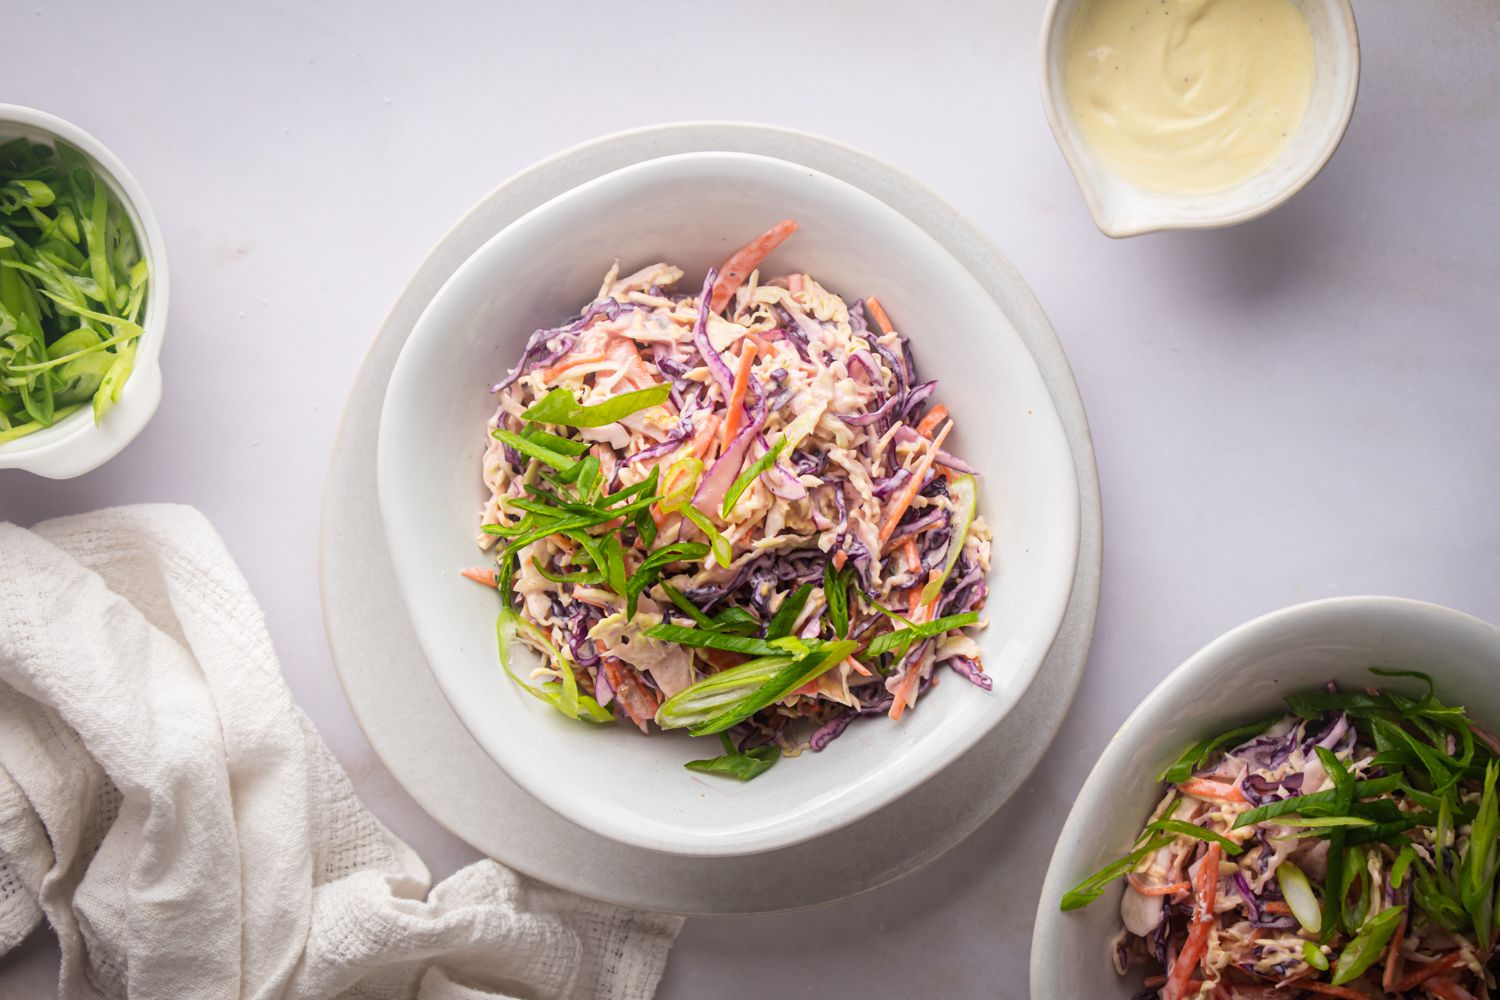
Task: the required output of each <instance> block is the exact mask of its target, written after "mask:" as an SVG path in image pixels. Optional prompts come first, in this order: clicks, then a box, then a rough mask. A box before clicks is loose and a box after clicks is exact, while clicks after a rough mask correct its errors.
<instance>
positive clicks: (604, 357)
mask: <svg viewBox="0 0 1500 1000" xmlns="http://www.w3.org/2000/svg"><path fill="white" fill-rule="evenodd" d="M608 360H610V358H609V355H608V354H570V355H568V356H567V357H565V358H563V359H562V360H561V361H559V362H558V363H557V364H555V365H553V366H552V367H551V368H543V369H542V381H543V382H551V381H553V380H554V379H556V378H557V377H558V376H559V375H561V374H562V373H563V372H565V371H567V370H568V369H569V368H577V367H578V366H579V365H594V364H598V363H599V362H601V361H608Z"/></svg>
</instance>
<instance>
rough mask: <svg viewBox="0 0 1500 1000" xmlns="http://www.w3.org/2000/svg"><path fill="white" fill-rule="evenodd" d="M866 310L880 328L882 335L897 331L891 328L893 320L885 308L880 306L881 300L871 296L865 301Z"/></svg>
mask: <svg viewBox="0 0 1500 1000" xmlns="http://www.w3.org/2000/svg"><path fill="white" fill-rule="evenodd" d="M865 308H866V309H868V310H869V311H870V318H871V319H873V320H874V321H875V325H876V326H878V327H880V332H881V333H890V332H891V331H892V330H894V329H896V328H895V327H893V326H891V318H890V317H889V316H887V315H886V314H885V307H884V306H882V305H881V304H880V300H879V299H877V298H876V297H875V296H873V295H871V296H870V297H869V298H868V299H865Z"/></svg>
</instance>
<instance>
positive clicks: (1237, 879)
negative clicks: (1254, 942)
mask: <svg viewBox="0 0 1500 1000" xmlns="http://www.w3.org/2000/svg"><path fill="white" fill-rule="evenodd" d="M1234 885H1235V888H1237V889H1239V890H1240V898H1241V899H1243V900H1244V901H1245V910H1246V912H1248V913H1249V914H1250V922H1251V923H1252V924H1253V923H1255V922H1256V921H1258V920H1259V919H1260V906H1259V905H1257V904H1256V901H1255V893H1253V892H1251V891H1250V883H1249V881H1248V880H1247V879H1246V878H1245V873H1244V872H1235V873H1234Z"/></svg>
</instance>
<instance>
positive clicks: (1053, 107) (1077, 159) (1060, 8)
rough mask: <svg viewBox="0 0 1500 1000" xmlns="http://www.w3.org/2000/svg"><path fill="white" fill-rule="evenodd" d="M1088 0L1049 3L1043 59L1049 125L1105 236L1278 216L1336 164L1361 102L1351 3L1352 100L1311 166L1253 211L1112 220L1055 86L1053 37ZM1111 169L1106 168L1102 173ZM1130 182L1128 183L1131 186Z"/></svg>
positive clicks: (1346, 26) (1347, 32)
mask: <svg viewBox="0 0 1500 1000" xmlns="http://www.w3.org/2000/svg"><path fill="white" fill-rule="evenodd" d="M1085 2H1087V0H1047V9H1046V11H1045V12H1044V13H1043V15H1042V32H1041V39H1040V43H1039V45H1038V56H1039V65H1040V74H1039V76H1040V78H1041V96H1042V110H1043V111H1044V112H1045V114H1046V116H1047V125H1048V126H1049V127H1050V128H1051V130H1052V138H1053V140H1054V141H1055V142H1056V143H1057V147H1058V149H1059V150H1061V151H1062V154H1063V159H1064V160H1066V161H1067V164H1068V170H1069V172H1071V173H1072V175H1073V180H1074V182H1075V183H1076V184H1077V185H1078V189H1079V191H1080V192H1082V194H1083V200H1084V204H1086V205H1087V206H1088V210H1089V216H1090V218H1092V219H1093V220H1094V225H1095V226H1097V227H1098V228H1099V231H1100V232H1101V233H1103V234H1104V235H1105V236H1108V237H1110V238H1111V239H1124V238H1126V237H1130V236H1143V235H1146V234H1147V233H1160V232H1169V231H1172V230H1192V229H1223V228H1225V227H1227V226H1234V225H1238V224H1239V223H1241V222H1249V221H1250V220H1251V219H1258V218H1260V217H1261V216H1262V215H1266V214H1268V213H1270V212H1273V211H1275V210H1276V209H1277V208H1280V207H1281V206H1282V205H1284V204H1286V203H1287V202H1288V201H1290V200H1291V199H1292V198H1293V197H1294V196H1295V195H1296V194H1297V193H1298V192H1299V191H1301V190H1302V189H1303V188H1305V187H1307V185H1308V184H1310V183H1312V180H1313V178H1314V177H1316V176H1318V174H1320V173H1322V171H1323V168H1324V167H1325V166H1327V165H1328V161H1329V160H1331V159H1333V154H1334V153H1335V152H1337V151H1338V148H1339V146H1340V145H1342V144H1343V141H1344V136H1345V134H1346V133H1347V132H1348V130H1349V122H1350V120H1351V119H1352V118H1353V117H1354V105H1355V102H1356V101H1357V100H1358V98H1359V79H1360V44H1359V27H1358V25H1357V24H1356V23H1355V18H1354V5H1353V3H1352V2H1351V0H1333V2H1334V3H1335V4H1336V5H1337V7H1338V9H1339V13H1340V15H1341V18H1340V23H1341V25H1342V29H1343V37H1344V39H1345V40H1346V41H1347V44H1348V48H1349V68H1348V71H1347V73H1346V74H1345V76H1346V78H1347V80H1348V88H1349V95H1348V97H1347V98H1346V99H1345V101H1344V105H1343V107H1342V108H1340V109H1339V111H1338V117H1337V119H1336V123H1335V126H1334V127H1333V128H1331V129H1330V130H1329V132H1328V135H1327V136H1326V137H1325V138H1324V140H1323V146H1322V148H1321V149H1320V150H1319V151H1318V154H1317V156H1315V157H1314V158H1313V159H1312V160H1311V161H1310V162H1309V163H1308V165H1307V167H1306V168H1305V169H1304V170H1303V171H1302V172H1301V173H1299V174H1297V175H1296V176H1294V177H1292V178H1291V179H1290V180H1288V181H1287V182H1286V183H1285V184H1284V185H1283V186H1282V187H1281V188H1279V189H1278V190H1276V191H1275V192H1273V193H1272V194H1271V195H1269V196H1268V197H1266V198H1264V199H1262V200H1261V201H1259V202H1256V203H1255V204H1252V205H1250V206H1248V207H1245V208H1241V209H1236V210H1232V211H1222V212H1219V213H1217V214H1214V213H1210V214H1207V215H1205V216H1203V217H1202V218H1197V219H1190V220H1186V221H1177V220H1165V219H1159V218H1156V219H1154V218H1152V217H1151V215H1150V214H1146V215H1143V216H1142V217H1141V218H1140V219H1138V220H1137V221H1134V222H1127V223H1123V224H1121V223H1115V222H1113V221H1111V219H1110V213H1109V212H1108V210H1107V208H1106V206H1105V203H1104V200H1103V199H1102V198H1101V197H1100V196H1099V192H1098V191H1097V190H1096V189H1095V187H1094V186H1093V185H1092V184H1090V183H1089V181H1088V171H1087V170H1086V168H1085V165H1084V162H1083V153H1082V147H1083V145H1084V144H1085V143H1086V142H1087V140H1085V139H1084V138H1083V137H1082V136H1081V135H1078V134H1077V127H1076V126H1075V125H1074V124H1073V120H1072V117H1071V112H1070V111H1069V110H1068V108H1067V99H1066V97H1065V95H1063V94H1060V93H1059V92H1058V89H1057V88H1056V87H1055V86H1054V85H1053V80H1052V74H1053V70H1054V69H1055V68H1056V66H1055V60H1054V59H1053V44H1052V42H1053V38H1054V36H1055V35H1056V34H1057V33H1058V32H1060V31H1062V30H1064V26H1065V22H1066V17H1065V15H1066V14H1069V13H1071V12H1072V11H1073V10H1075V9H1077V8H1078V7H1079V6H1081V5H1082V4H1083V3H1085ZM1101 169H1106V168H1101ZM1127 183H1128V182H1127ZM1219 193H1220V192H1209V193H1208V194H1207V195H1203V194H1197V195H1184V196H1182V200H1183V201H1191V200H1197V199H1201V198H1205V197H1207V198H1212V197H1214V196H1215V195H1217V194H1219Z"/></svg>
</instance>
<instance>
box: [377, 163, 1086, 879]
mask: <svg viewBox="0 0 1500 1000" xmlns="http://www.w3.org/2000/svg"><path fill="white" fill-rule="evenodd" d="M780 220H795V224H792V223H791V222H790V221H780ZM762 232H764V233H765V234H766V235H765V237H763V238H762V239H760V240H758V241H757V240H752V241H751V243H750V244H748V245H746V246H744V247H742V248H741V249H740V250H739V251H738V252H737V251H736V247H740V245H741V244H744V243H745V241H746V240H747V239H750V238H751V237H753V236H754V235H755V234H756V233H762ZM601 278H602V280H601ZM919 372H920V375H919V374H918V373H919ZM928 382H935V383H936V384H935V385H932V386H929V385H927V383H928ZM378 462H379V467H378V477H377V478H378V483H379V489H380V499H381V507H382V512H383V515H384V520H385V528H386V533H387V538H388V541H389V544H390V548H391V553H392V558H393V562H394V565H395V567H396V570H397V583H398V585H399V586H400V587H401V589H402V592H403V595H404V597H405V598H406V602H407V605H408V607H409V609H410V611H411V614H412V619H413V622H414V624H415V627H416V631H417V634H418V637H419V639H420V640H421V642H422V645H423V649H424V651H425V652H426V654H427V656H428V658H429V661H430V662H431V664H432V668H433V671H434V673H435V675H436V677H437V679H438V681H439V683H440V685H441V687H442V688H443V690H444V693H445V694H446V695H447V697H448V699H449V701H450V702H451V703H452V704H453V706H454V708H455V710H456V711H457V713H458V715H459V716H460V718H461V719H462V720H463V721H464V723H465V725H466V726H467V727H468V728H469V730H470V731H471V732H472V733H473V735H474V736H475V738H476V740H477V741H478V742H479V743H480V745H481V746H483V747H484V749H485V750H486V751H487V752H488V753H489V754H490V755H491V756H492V757H494V758H495V760H496V761H497V762H498V763H500V765H501V766H502V767H504V768H505V769H506V771H507V772H508V773H509V774H510V775H511V776H512V777H513V778H514V779H515V780H516V781H517V782H518V783H519V784H521V785H522V786H523V787H525V788H526V789H527V790H528V791H529V792H531V793H532V794H533V795H535V796H536V797H537V798H539V799H540V800H541V801H543V802H544V803H546V804H547V805H549V806H550V807H551V808H553V809H555V810H556V811H558V812H559V813H561V814H562V815H564V816H566V817H568V818H569V819H571V820H572V821H574V822H576V823H579V824H580V825H582V826H585V827H587V828H589V829H591V830H594V831H596V832H599V833H601V834H603V835H605V836H609V837H612V838H614V839H616V840H620V841H622V842H626V843H631V844H635V845H638V846H642V847H646V848H649V849H654V850H660V851H666V852H672V853H679V854H693V855H735V854H747V853H755V852H761V851H768V850H774V849H777V848H780V847H785V846H788V845H790V844H794V843H797V842H799V841H802V840H806V839H809V838H810V837H813V836H816V835H819V834H822V833H825V832H828V831H831V830H834V829H837V828H838V827H840V826H842V825H845V824H847V823H850V822H852V821H854V820H855V819H858V818H859V817H861V816H864V815H867V814H868V813H869V812H871V811H873V810H874V809H877V808H879V807H880V806H882V805H884V804H886V803H888V802H890V801H892V800H894V799H895V798H897V797H899V796H900V795H902V794H903V793H904V792H906V791H908V790H910V789H911V788H913V787H915V786H916V785H917V784H919V783H920V782H921V781H922V780H923V779H924V777H925V776H927V775H929V774H931V773H933V772H935V771H936V770H938V769H940V768H941V767H943V766H944V765H945V764H946V763H947V762H948V761H949V760H951V759H952V758H953V757H955V756H956V755H958V754H960V753H962V752H963V751H964V750H965V749H967V748H968V747H969V746H971V745H972V744H973V743H974V742H975V741H977V740H978V739H979V738H980V737H981V736H983V735H984V734H985V733H986V732H988V731H989V730H990V729H991V728H993V727H994V726H995V725H997V724H999V723H1000V722H1001V720H1002V719H1003V718H1004V717H1005V715H1006V713H1007V712H1008V711H1009V710H1010V708H1011V707H1012V706H1013V705H1014V704H1015V702H1016V700H1017V699H1018V698H1019V697H1020V695H1021V694H1022V693H1023V692H1024V691H1025V689H1026V687H1027V686H1028V685H1029V684H1030V682H1031V680H1032V679H1033V678H1034V677H1035V675H1036V672H1037V670H1038V669H1039V667H1040V665H1041V663H1042V660H1043V658H1044V657H1045V655H1046V653H1047V650H1048V649H1049V647H1050V645H1051V643H1052V640H1053V638H1054V636H1055V634H1056V632H1057V629H1058V626H1059V623H1060V621H1061V617H1062V612H1063V609H1064V607H1065V605H1066V601H1067V598H1068V594H1069V588H1070V586H1071V579H1072V574H1073V569H1074V565H1075V562H1076V556H1077V545H1078V494H1077V484H1076V481H1075V478H1074V474H1073V466H1072V459H1071V455H1070V452H1069V448H1068V445H1067V442H1066V440H1065V438H1064V436H1063V432H1062V428H1061V424H1060V422H1059V420H1058V417H1057V414H1056V412H1055V410H1054V409H1053V406H1052V403H1051V399H1050V396H1049V395H1048V393H1047V389H1046V387H1045V385H1044V384H1043V382H1042V379H1041V376H1040V373H1039V372H1038V370H1037V368H1036V365H1035V363H1034V361H1033V360H1032V358H1031V356H1030V354H1029V353H1028V351H1027V350H1026V348H1025V346H1024V344H1023V343H1022V342H1021V339H1020V337H1019V336H1018V335H1017V334H1016V332H1015V330H1014V329H1013V328H1012V327H1011V326H1010V323H1009V321H1008V320H1007V319H1006V317H1005V315H1004V313H1003V312H1002V311H1001V309H1000V308H999V307H998V306H997V304H996V303H995V302H994V301H993V300H992V299H990V298H989V296H988V295H987V294H986V293H985V292H984V291H983V289H982V288H981V287H980V286H979V284H978V283H977V282H976V281H975V280H974V279H973V278H972V276H970V275H969V274H968V273H967V272H966V271H965V270H964V269H963V268H962V267H961V266H960V265H959V264H958V263H957V262H956V261H954V260H953V259H952V258H951V257H950V256H949V255H948V254H947V253H946V252H945V251H943V250H942V249H941V248H940V247H939V246H938V245H937V244H936V243H935V242H934V241H933V240H932V239H931V238H930V237H928V236H927V235H926V234H925V233H924V232H923V231H922V230H920V229H919V228H918V227H916V226H915V225H913V224H912V223H911V222H909V221H908V220H907V219H905V218H904V217H903V216H901V215H900V214H898V213H896V212H895V211H893V210H892V209H890V208H889V207H888V206H886V205H884V204H883V203H882V202H880V201H879V200H878V199H876V198H874V197H873V196H871V195H869V194H867V193H865V192H863V191H860V190H858V189H857V188H854V187H852V186H850V185H848V184H845V183H843V182H841V181H838V180H835V179H833V178H831V177H828V176H826V175H823V174H819V173H817V172H815V171H812V170H809V169H806V168H803V167H800V166H795V165H793V164H789V163H786V162H783V161H779V160H774V159H771V158H767V157H761V156H753V155H746V154H731V153H698V154H686V155H680V156H671V157H665V158H662V159H659V160H653V161H649V162H646V163H642V164H638V165H636V166H633V167H628V168H625V169H623V170H620V171H616V172H615V173H612V174H608V175H605V176H603V177H600V178H598V179H596V180H594V181H591V182H589V183H587V184H584V185H582V186H580V187H578V188H576V189H574V190H572V191H570V192H567V193H566V194H564V195H561V196H559V197H558V198H556V199H554V200H553V201H551V202H548V203H547V204H545V205H543V206H541V207H540V208H538V209H536V210H535V211H533V212H531V213H529V214H528V215H526V216H523V217H522V218H521V219H519V220H517V221H516V222H515V223H513V224H512V225H510V226H509V227H507V228H506V229H505V230H503V231H502V232H501V233H499V234H497V235H496V236H495V237H494V238H492V239H491V240H490V241H489V242H488V243H487V244H485V246H484V247H482V248H481V249H480V250H479V251H478V252H476V254H475V255H474V256H473V257H472V258H471V259H470V260H469V261H468V262H466V263H465V264H464V265H463V266H462V267H461V268H460V269H459V271H458V272H457V273H456V274H455V275H454V276H453V278H451V279H450V280H449V282H448V283H447V284H446V285H445V286H444V288H443V289H442V290H441V291H440V292H439V293H438V295H437V296H436V297H435V298H434V300H433V302H432V303H431V305H430V306H429V307H428V309H427V311H426V312H425V313H424V315H423V316H422V318H421V320H420V321H419V322H418V324H417V326H416V328H415V330H414V332H413V335H412V337H411V339H410V340H409V341H408V343H407V345H406V347H405V349H404V350H403V353H402V355H401V358H400V359H399V361H398V363H397V365H396V368H395V371H394V373H393V375H392V379H391V384H390V387H389V392H388V394H387V400H386V405H385V409H384V412H383V414H382V419H381V429H380V449H379V455H378ZM481 528H482V530H481ZM476 536H478V543H477V544H476ZM496 553H498V554H499V558H498V559H497V558H496ZM465 570H468V576H469V577H470V579H467V580H466V579H464V573H463V571H465ZM472 579H479V580H480V581H481V582H483V583H484V584H485V585H484V586H476V585H475V584H474V583H473V582H470V580H472ZM497 589H498V590H499V591H501V594H497V593H496V590H497ZM502 594H503V597H502V596H501V595H502ZM497 617H498V618H499V623H498V631H499V633H500V637H501V642H500V647H501V649H503V650H505V651H506V654H507V655H506V656H505V657H504V659H503V662H502V658H501V656H499V655H497V654H498V651H497V639H496V633H497V621H496V619H497ZM507 672H508V673H510V674H511V677H510V678H507V676H506V675H507ZM970 681H973V683H970ZM528 695H531V696H534V697H529V696H528ZM906 709H909V710H907V711H904V710H906ZM864 715H869V716H872V717H873V718H872V720H871V721H863V720H861V721H859V724H858V725H851V723H853V722H854V721H855V720H856V719H857V718H859V717H860V716H864ZM892 716H894V718H892ZM661 730H666V731H661ZM682 730H686V731H688V732H692V733H695V734H703V735H709V736H712V737H713V738H712V739H696V740H695V739H691V738H688V737H687V736H685V735H684V733H683V732H681V731H682ZM643 732H649V734H650V735H649V738H647V737H646V736H644V735H643ZM835 737H837V742H833V739H834V738H835ZM720 739H724V740H725V743H724V746H723V747H722V748H721V747H720V745H719V740H720ZM788 757H795V758H796V759H792V760H789V759H786V758H788ZM693 761H697V762H699V765H701V766H694V767H693V768H691V769H689V770H684V767H683V765H684V764H685V763H689V762H693ZM778 761H779V762H780V763H779V766H777V767H775V768H774V769H770V770H768V768H769V767H770V764H771V763H776V762H778ZM747 777H754V778H755V780H754V781H744V780H743V779H745V778H747ZM736 779H740V780H736Z"/></svg>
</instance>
